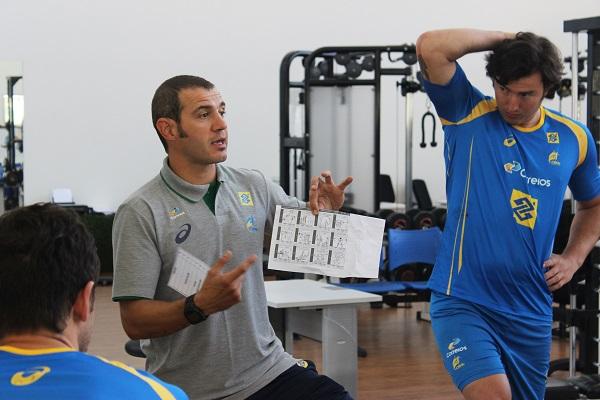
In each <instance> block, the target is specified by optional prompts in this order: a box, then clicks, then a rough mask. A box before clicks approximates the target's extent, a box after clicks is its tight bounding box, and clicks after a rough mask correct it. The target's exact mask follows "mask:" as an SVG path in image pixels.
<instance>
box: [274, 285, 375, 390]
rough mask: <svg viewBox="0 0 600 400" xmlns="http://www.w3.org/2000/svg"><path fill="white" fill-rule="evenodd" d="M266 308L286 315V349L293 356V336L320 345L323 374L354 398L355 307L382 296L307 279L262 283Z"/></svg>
mask: <svg viewBox="0 0 600 400" xmlns="http://www.w3.org/2000/svg"><path fill="white" fill-rule="evenodd" d="M265 290H266V292H267V304H268V305H269V307H273V308H280V309H283V311H284V313H285V350H286V351H287V352H288V353H290V354H293V352H294V347H293V346H294V340H293V334H294V333H298V334H300V335H303V336H307V337H309V338H312V339H316V340H319V341H321V342H322V354H323V371H322V373H323V374H325V375H327V376H329V377H330V378H332V379H334V380H335V381H337V382H338V383H339V384H341V385H343V386H344V387H345V388H346V390H347V391H348V392H349V393H350V394H351V395H352V397H354V398H356V386H357V384H356V382H357V365H358V361H357V346H358V344H357V340H356V305H357V304H360V303H370V302H373V301H381V296H379V295H376V294H371V293H366V292H360V291H358V290H352V289H344V288H341V287H338V286H334V285H330V284H328V283H324V282H317V281H313V280H309V279H291V280H282V281H268V282H265Z"/></svg>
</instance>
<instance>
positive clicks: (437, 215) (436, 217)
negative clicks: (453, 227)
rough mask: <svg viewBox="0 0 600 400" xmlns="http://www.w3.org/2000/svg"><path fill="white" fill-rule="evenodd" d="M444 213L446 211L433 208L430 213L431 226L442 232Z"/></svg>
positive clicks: (444, 222) (444, 221) (444, 219)
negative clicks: (431, 218)
mask: <svg viewBox="0 0 600 400" xmlns="http://www.w3.org/2000/svg"><path fill="white" fill-rule="evenodd" d="M446 213H447V210H446V209H445V208H434V209H433V210H432V211H431V215H432V217H433V224H434V225H435V226H437V227H439V228H440V229H441V230H444V225H446Z"/></svg>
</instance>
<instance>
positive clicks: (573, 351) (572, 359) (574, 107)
mask: <svg viewBox="0 0 600 400" xmlns="http://www.w3.org/2000/svg"><path fill="white" fill-rule="evenodd" d="M578 39H579V38H578V32H573V35H572V43H571V117H572V118H573V119H574V120H577V115H578V108H579V82H578V79H579V76H578V75H579V71H578V65H579V43H578ZM571 212H572V213H574V212H575V199H574V198H573V195H571ZM576 284H577V283H576V282H572V283H571V285H576ZM572 290H576V289H575V287H574V288H573V289H572ZM569 305H570V306H571V311H572V312H573V311H574V310H575V308H576V307H577V295H576V294H571V297H570V299H569ZM569 346H570V347H569V376H570V377H573V376H575V371H576V369H577V364H576V361H577V327H576V326H575V325H574V324H572V325H571V327H570V328H569Z"/></svg>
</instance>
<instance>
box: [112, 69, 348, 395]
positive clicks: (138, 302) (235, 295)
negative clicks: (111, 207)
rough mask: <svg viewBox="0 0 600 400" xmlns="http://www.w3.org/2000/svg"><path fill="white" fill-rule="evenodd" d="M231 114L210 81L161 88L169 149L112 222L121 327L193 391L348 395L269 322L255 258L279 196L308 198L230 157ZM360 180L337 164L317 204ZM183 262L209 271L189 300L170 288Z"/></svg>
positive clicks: (286, 200) (318, 187)
mask: <svg viewBox="0 0 600 400" xmlns="http://www.w3.org/2000/svg"><path fill="white" fill-rule="evenodd" d="M224 115H225V102H224V101H223V99H222V98H221V95H220V93H219V92H218V91H217V90H216V88H215V87H214V85H213V84H212V83H210V82H208V81H207V80H205V79H203V78H200V77H196V76H189V75H181V76H176V77H173V78H171V79H168V80H166V81H165V82H163V83H162V84H161V85H160V86H159V87H158V89H157V90H156V93H155V95H154V98H153V100H152V121H153V123H154V127H155V129H156V132H157V133H158V135H159V138H160V140H161V142H162V144H163V146H164V147H165V150H166V152H167V158H166V159H165V160H164V162H163V167H162V169H161V171H160V173H159V174H158V176H157V177H155V178H154V179H153V180H151V181H150V182H148V183H147V184H146V185H144V186H143V187H142V188H141V189H139V190H138V191H137V192H135V193H134V194H133V195H132V196H130V198H129V199H127V200H126V201H125V202H124V203H123V204H122V205H121V206H120V207H119V209H118V211H117V214H116V216H115V222H114V225H113V252H114V266H115V275H114V281H113V300H115V301H118V302H119V306H120V309H121V321H122V323H123V327H124V328H125V331H126V332H127V334H128V335H129V336H130V337H131V338H132V339H143V340H142V341H141V345H142V350H143V351H144V353H145V354H146V355H147V369H148V370H149V371H151V372H153V373H156V374H157V376H159V377H161V378H162V379H164V380H166V381H168V382H173V383H175V384H177V385H179V386H181V387H182V388H184V390H185V391H186V392H187V393H188V394H189V395H190V397H192V398H193V399H225V398H226V399H246V398H248V399H252V400H266V399H273V400H276V399H277V400H279V399H287V400H293V399H298V400H300V399H302V400H311V399H324V400H325V399H328V400H336V399H339V400H346V399H350V396H349V395H348V393H347V392H346V390H345V389H344V388H343V387H342V386H341V385H339V384H338V383H337V382H335V381H333V380H332V379H330V378H329V377H327V376H323V375H319V374H318V373H317V372H316V371H315V369H314V367H312V366H311V365H310V364H308V363H306V362H304V361H299V360H296V359H294V358H293V357H292V356H291V355H289V354H287V353H286V352H285V351H284V350H283V346H282V345H281V342H280V341H279V339H278V338H277V337H276V336H275V332H274V331H273V328H272V327H271V324H270V322H269V318H268V314H267V301H266V294H265V288H264V278H263V274H262V262H261V260H260V258H257V255H261V254H262V253H263V247H265V239H266V240H267V241H268V240H269V238H270V235H271V230H272V226H273V219H274V214H275V207H276V205H278V204H281V205H285V206H295V207H299V206H304V202H301V201H299V200H297V199H295V198H292V197H289V196H288V195H286V194H285V193H284V191H283V189H282V188H281V187H279V186H278V185H276V184H274V183H273V182H271V181H270V180H269V179H267V178H266V177H265V176H264V175H263V174H262V173H260V172H258V171H256V170H249V169H241V168H231V167H228V166H224V165H222V164H221V163H222V162H223V161H225V160H226V158H227V145H228V141H229V136H228V132H227V123H226V121H225V118H224ZM351 181H352V178H350V177H348V178H346V179H345V180H344V181H343V182H342V183H340V184H339V185H336V184H335V183H334V182H333V179H332V177H331V173H330V172H328V171H325V172H323V173H321V176H320V177H313V178H312V182H311V189H310V196H309V203H310V207H311V209H312V210H313V212H314V213H317V212H318V211H319V210H320V209H325V208H326V209H339V208H340V207H341V206H342V204H343V202H344V189H345V188H346V186H348V185H349V184H350V182H351ZM179 260H187V262H190V263H195V264H198V265H201V264H202V263H204V264H205V265H206V268H207V270H208V273H207V275H206V278H205V279H204V281H203V282H202V285H201V287H200V288H199V290H198V291H196V292H195V293H194V294H192V295H189V296H188V297H185V296H184V295H183V294H181V293H179V292H177V291H175V290H174V289H173V288H171V287H170V286H169V285H168V282H169V279H170V276H171V272H172V270H173V269H174V265H175V264H176V262H178V261H179ZM209 265H212V267H208V266H209ZM242 283H243V284H242Z"/></svg>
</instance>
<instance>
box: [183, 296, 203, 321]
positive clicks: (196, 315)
mask: <svg viewBox="0 0 600 400" xmlns="http://www.w3.org/2000/svg"><path fill="white" fill-rule="evenodd" d="M183 315H184V316H185V318H186V319H187V320H188V322H189V323H190V324H197V323H199V322H202V321H204V320H205V319H206V318H208V316H207V315H205V314H204V313H203V312H202V310H200V309H199V308H198V307H197V306H196V304H194V296H193V295H192V296H190V297H188V298H187V299H185V306H184V308H183Z"/></svg>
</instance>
